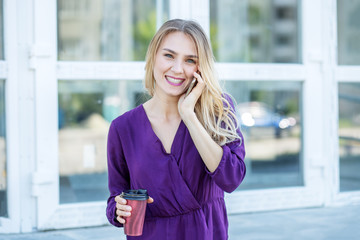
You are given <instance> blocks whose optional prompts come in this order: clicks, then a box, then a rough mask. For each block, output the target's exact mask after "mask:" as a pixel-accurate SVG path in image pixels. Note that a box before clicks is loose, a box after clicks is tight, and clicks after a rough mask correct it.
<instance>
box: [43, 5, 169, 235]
mask: <svg viewBox="0 0 360 240" xmlns="http://www.w3.org/2000/svg"><path fill="white" fill-rule="evenodd" d="M49 8H51V9H53V10H55V9H56V10H55V11H56V12H55V13H54V14H53V15H52V17H56V16H57V18H56V19H53V20H51V21H52V22H54V25H55V29H57V34H56V35H55V36H57V41H56V39H52V40H53V42H52V44H54V43H56V42H57V51H56V52H57V54H56V59H55V62H54V64H55V65H56V72H55V76H54V79H51V81H52V83H51V86H49V87H51V89H52V90H51V91H52V92H54V95H53V96H52V97H51V107H52V108H54V107H55V109H56V110H55V114H54V116H56V118H52V120H53V121H52V126H51V137H52V141H53V142H54V143H55V144H56V148H55V151H53V152H52V153H51V155H52V158H53V159H56V161H52V162H51V169H55V170H56V173H55V176H56V179H54V178H53V177H52V176H49V175H48V174H46V173H40V174H39V178H40V179H41V180H39V182H40V184H39V185H41V184H42V185H43V186H44V185H48V186H49V191H51V192H52V193H53V195H52V196H51V206H50V204H49V202H48V203H44V204H46V205H44V206H39V208H41V210H40V212H42V209H44V210H45V209H47V210H48V209H51V211H48V212H43V213H40V218H41V221H40V222H39V228H40V229H49V228H67V227H81V226H94V225H103V224H106V223H107V219H106V216H105V208H106V200H107V198H108V189H107V160H106V142H107V133H108V129H109V125H110V123H111V121H112V120H113V119H114V118H116V117H117V116H119V115H120V114H122V113H124V112H125V111H128V110H130V109H132V108H134V107H136V106H137V105H139V104H141V103H143V102H144V101H146V99H147V98H148V96H147V95H146V94H145V93H144V88H143V87H142V79H143V75H144V60H145V54H146V50H147V46H148V44H149V42H150V40H151V38H152V36H153V35H154V33H155V31H156V29H157V27H158V26H159V25H161V24H162V22H164V21H165V20H167V19H168V18H169V3H168V1H167V0H162V1H159V0H146V1H143V0H137V1H134V0H124V1H117V0H96V1H95V0H94V1H72V0H58V1H56V2H55V1H53V3H52V4H51V6H50V5H49ZM55 128H56V132H54V129H55ZM49 154H50V153H49ZM45 182H50V183H49V184H47V183H46V184H45ZM50 186H51V188H50ZM42 188H43V187H42ZM45 198H46V196H44V195H43V194H41V195H40V196H39V199H45ZM49 199H50V198H49ZM49 212H50V214H49Z"/></svg>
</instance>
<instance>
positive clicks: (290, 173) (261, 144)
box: [225, 81, 303, 190]
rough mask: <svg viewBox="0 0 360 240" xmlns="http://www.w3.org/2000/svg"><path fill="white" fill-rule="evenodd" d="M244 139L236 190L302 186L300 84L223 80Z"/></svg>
mask: <svg viewBox="0 0 360 240" xmlns="http://www.w3.org/2000/svg"><path fill="white" fill-rule="evenodd" d="M225 86H226V89H227V90H228V91H229V93H230V94H231V95H232V96H233V97H234V98H235V100H236V102H237V107H236V110H237V116H238V119H239V122H240V123H241V128H242V132H243V134H244V138H245V148H246V159H245V163H246V167H247V173H246V177H245V179H244V182H243V183H242V184H241V185H240V187H239V190H244V189H259V188H274V187H285V186H300V185H303V171H302V146H301V142H302V125H301V118H302V111H301V95H302V94H301V83H297V82H289V83H283V82H254V81H252V82H240V81H236V82H235V81H227V82H226V83H225Z"/></svg>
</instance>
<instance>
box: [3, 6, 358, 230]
mask: <svg viewBox="0 0 360 240" xmlns="http://www.w3.org/2000/svg"><path fill="white" fill-rule="evenodd" d="M189 9H190V10H189ZM359 16H360V1H359V0H352V1H340V0H338V1H336V0H331V1H315V2H311V3H309V1H299V0H272V1H270V0H246V1H235V0H224V1H219V0H199V1H191V0H184V1H172V0H122V1H118V0H77V1H73V0H48V1H44V2H43V4H38V3H37V2H32V1H26V3H24V6H21V7H20V6H19V3H18V1H12V0H0V232H5V233H11V232H29V231H33V230H34V229H35V230H49V229H60V228H73V227H84V226H85V227H90V226H100V225H104V224H106V223H107V220H106V217H105V214H104V208H105V206H106V200H107V197H108V189H107V163H106V141H107V133H108V129H109V126H110V123H111V121H112V120H113V119H114V118H116V117H117V116H119V115H121V114H123V113H124V112H126V111H128V110H130V109H132V108H134V107H136V106H138V105H139V104H142V103H144V102H145V101H147V100H148V99H149V95H147V93H146V91H145V89H144V86H143V78H144V67H145V62H144V59H145V55H146V50H147V46H148V44H149V42H150V40H151V38H152V36H153V34H154V33H155V32H156V30H157V29H158V28H159V27H160V26H161V24H162V23H164V22H165V21H166V20H168V19H173V18H185V19H194V20H195V21H197V22H199V23H200V24H201V25H202V26H203V28H204V29H205V31H206V33H207V34H208V37H209V40H210V41H211V45H212V50H213V53H214V56H215V59H216V70H217V73H218V78H219V80H220V83H221V85H222V87H223V89H224V90H225V91H226V92H228V93H230V94H231V95H232V96H233V97H234V100H235V103H236V104H235V108H236V116H237V118H238V120H239V122H240V124H241V130H242V132H243V134H244V138H245V146H246V158H245V162H246V166H247V175H246V178H245V180H244V182H243V183H242V184H241V185H240V187H239V188H238V189H236V190H235V191H234V192H233V193H231V194H227V195H226V201H227V207H228V213H229V214H233V213H242V212H254V211H270V210H278V209H290V208H301V207H316V206H324V205H332V204H334V205H335V204H353V203H357V204H358V203H359V202H358V199H360V177H359V176H360V175H359V174H358V172H359V171H360V77H359V76H360V58H359V56H360V45H359V43H360V17H359ZM29 206H30V207H29ZM20 216H22V217H20ZM99 216H100V217H99Z"/></svg>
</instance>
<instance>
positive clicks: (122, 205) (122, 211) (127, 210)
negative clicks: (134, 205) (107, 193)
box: [115, 195, 154, 224]
mask: <svg viewBox="0 0 360 240" xmlns="http://www.w3.org/2000/svg"><path fill="white" fill-rule="evenodd" d="M115 202H116V216H117V217H116V220H118V222H119V223H121V224H124V223H125V219H124V217H130V216H131V210H132V209H131V206H129V205H126V203H127V202H126V199H124V198H122V197H121V196H120V195H118V196H116V197H115ZM152 202H154V199H153V198H151V197H149V199H148V200H147V203H152Z"/></svg>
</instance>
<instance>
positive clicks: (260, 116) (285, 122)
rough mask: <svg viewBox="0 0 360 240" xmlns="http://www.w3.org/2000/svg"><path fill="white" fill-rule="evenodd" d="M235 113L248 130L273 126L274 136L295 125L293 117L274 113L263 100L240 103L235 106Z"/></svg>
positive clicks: (278, 135)
mask: <svg viewBox="0 0 360 240" xmlns="http://www.w3.org/2000/svg"><path fill="white" fill-rule="evenodd" d="M237 114H238V119H239V122H240V124H241V127H242V128H243V129H244V130H245V131H248V132H250V129H251V128H273V129H274V130H275V136H276V137H281V133H282V132H283V131H284V130H289V129H291V128H292V127H294V126H295V125H296V119H295V118H293V117H287V116H284V115H281V114H279V113H276V112H274V111H273V110H271V108H270V107H269V106H267V105H266V104H265V103H263V102H246V103H241V104H239V105H238V106H237Z"/></svg>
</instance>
